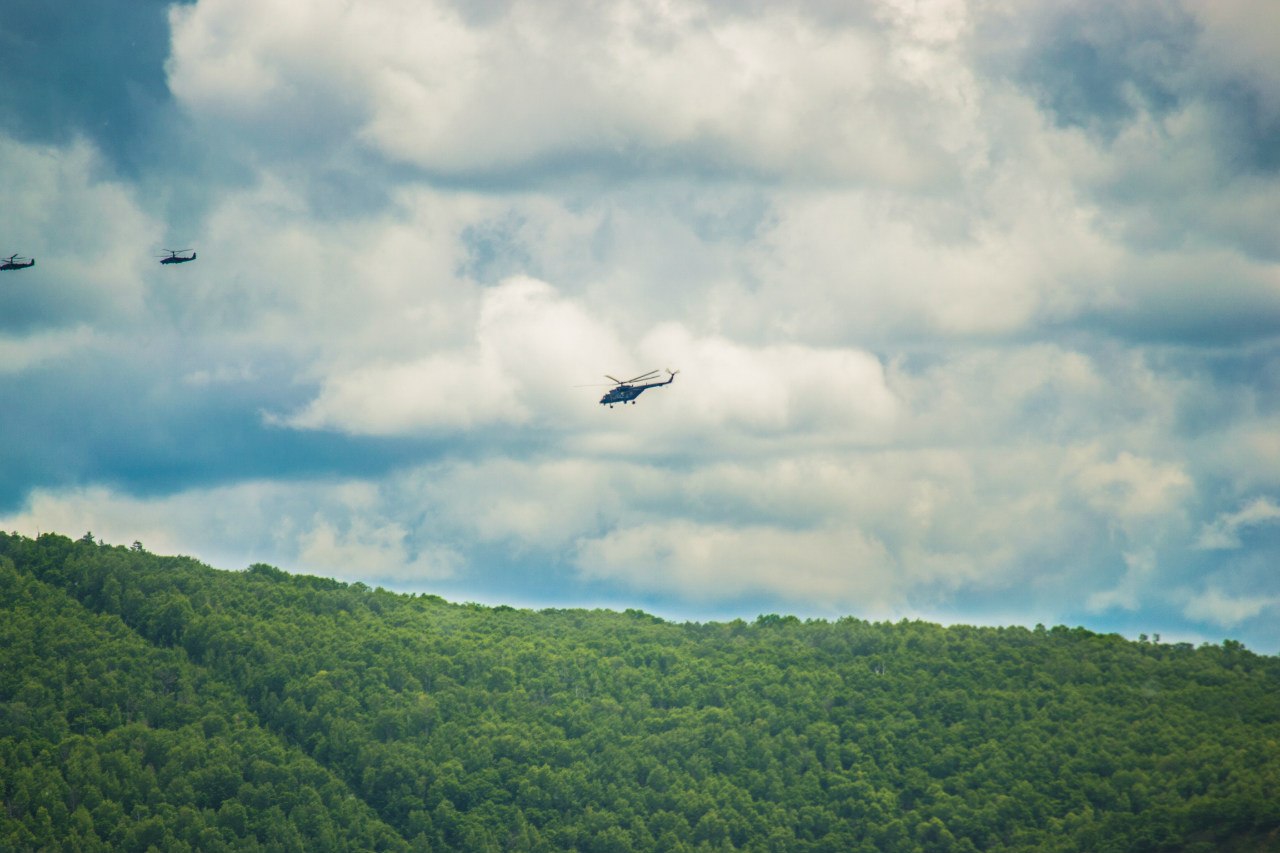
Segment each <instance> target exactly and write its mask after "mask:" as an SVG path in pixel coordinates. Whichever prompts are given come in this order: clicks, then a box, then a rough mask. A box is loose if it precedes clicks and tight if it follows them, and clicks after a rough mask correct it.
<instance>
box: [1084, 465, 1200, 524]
mask: <svg viewBox="0 0 1280 853" xmlns="http://www.w3.org/2000/svg"><path fill="white" fill-rule="evenodd" d="M1092 456H1093V452H1092V451H1091V450H1084V451H1083V452H1081V453H1080V454H1079V457H1080V458H1079V462H1078V467H1079V473H1078V474H1077V475H1076V478H1075V482H1076V485H1077V487H1078V488H1079V490H1080V493H1081V495H1082V496H1083V497H1084V499H1085V501H1086V502H1087V503H1088V504H1089V505H1090V506H1092V507H1093V508H1094V509H1097V510H1099V511H1101V512H1104V513H1107V514H1108V515H1110V516H1113V517H1115V518H1117V519H1118V520H1120V521H1121V522H1129V521H1136V520H1141V519H1144V518H1150V517H1152V516H1160V515H1165V514H1168V513H1170V512H1173V511H1175V510H1176V509H1177V507H1178V506H1179V505H1180V503H1181V501H1182V500H1183V499H1185V498H1186V496H1187V495H1189V494H1190V493H1191V490H1192V481H1191V479H1190V478H1189V477H1188V476H1187V475H1186V473H1185V472H1184V471H1183V470H1182V469H1181V467H1180V466H1178V465H1176V464H1169V463H1164V464H1162V463H1160V462H1157V461H1156V460H1153V459H1147V458H1144V457H1141V456H1137V455H1135V454H1133V453H1129V452H1127V451H1125V452H1121V453H1120V454H1119V455H1117V456H1116V457H1115V459H1113V460H1111V461H1105V460H1099V459H1094V458H1090V457H1092Z"/></svg>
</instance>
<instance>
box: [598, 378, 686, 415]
mask: <svg viewBox="0 0 1280 853" xmlns="http://www.w3.org/2000/svg"><path fill="white" fill-rule="evenodd" d="M679 372H680V371H678V370H668V371H667V376H668V379H667V381H666V382H648V380H650V379H652V378H654V377H655V376H657V375H658V371H656V370H650V371H649V372H648V373H642V374H640V375H639V376H636V377H635V378H633V379H626V380H623V379H616V378H614V377H612V376H610V375H609V374H607V373H606V374H605V375H604V378H605V379H612V380H613V383H614V386H615V387H613V388H610V389H609V391H608V392H607V393H606V394H605V395H604V396H603V397H601V398H600V405H602V406H603V405H606V404H607V405H608V406H609V408H611V409H612V408H613V404H614V403H630V404H631V405H633V406H634V405H635V404H636V397H639V396H640V395H641V394H643V393H644V392H645V390H647V389H649V388H659V387H661V386H663V385H670V384H671V383H672V382H675V381H676V374H677V373H679ZM636 382H639V383H642V384H639V385H635V384H632V383H636ZM644 383H647V384H644Z"/></svg>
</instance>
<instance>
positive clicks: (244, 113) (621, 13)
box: [168, 0, 965, 185]
mask: <svg viewBox="0 0 1280 853" xmlns="http://www.w3.org/2000/svg"><path fill="white" fill-rule="evenodd" d="M301 10H302V7H300V6H298V5H297V4H295V3H290V2H287V0H273V2H271V3H269V4H268V8H265V9H264V7H263V6H262V4H260V3H258V4H253V3H247V2H244V0H205V2H202V3H199V4H197V5H194V6H190V7H175V9H174V10H173V11H172V12H171V24H172V28H173V33H174V36H173V54H172V56H171V58H170V61H169V64H168V70H169V85H170V87H171V89H172V90H173V92H174V93H175V96H176V97H177V98H178V100H179V101H180V102H181V103H182V104H183V105H184V106H185V107H186V108H187V109H188V110H190V111H191V112H192V113H193V114H197V115H200V116H202V118H203V120H206V121H229V122H231V123H233V124H236V125H239V126H242V127H246V128H249V129H261V128H263V127H265V126H268V125H269V126H271V127H272V128H274V129H275V131H276V141H277V143H278V141H279V140H280V139H286V140H289V141H290V142H291V143H294V144H301V145H303V146H304V147H310V145H311V144H312V143H313V142H314V139H315V137H313V139H312V140H302V139H299V137H300V136H302V135H303V134H305V133H306V132H307V131H308V130H309V129H314V131H315V133H316V136H317V137H319V138H320V139H327V140H329V142H330V144H332V145H342V144H344V141H345V140H349V139H356V140H359V143H360V144H361V145H362V146H364V147H365V148H367V149H369V150H372V151H375V152H377V153H378V154H380V155H382V156H384V157H386V158H388V159H390V160H394V161H400V162H404V163H409V164H413V165H415V166H417V167H420V168H422V169H424V170H425V171H427V172H429V173H432V174H436V175H448V176H460V177H464V178H467V177H473V176H482V175H489V176H518V175H521V174H523V175H524V176H525V177H526V178H527V176H528V175H529V174H530V171H529V170H530V167H533V171H534V172H535V173H536V172H542V173H544V174H564V173H570V174H572V173H577V172H582V171H587V172H591V171H597V170H601V169H603V170H604V171H610V172H624V173H626V172H630V173H652V172H655V171H660V172H665V173H669V172H671V171H672V170H675V171H688V172H692V173H694V174H708V175H734V174H738V173H747V174H753V175H758V176H767V177H774V176H779V175H788V176H800V177H823V178H835V179H839V180H864V181H874V182H877V183H887V184H894V185H912V184H915V183H919V182H921V181H923V180H929V179H932V178H933V177H935V176H937V175H939V174H942V173H944V172H945V171H946V170H947V169H948V168H949V162H950V160H951V158H952V157H953V156H954V148H955V147H956V146H957V145H962V144H963V136H964V130H963V129H959V130H957V129H956V128H953V127H951V126H950V123H951V120H952V117H953V116H956V115H957V114H961V115H962V108H963V105H964V98H965V92H964V89H965V82H964V78H965V74H964V71H963V69H962V68H959V67H957V65H956V59H957V54H956V51H955V48H954V44H955V41H956V39H957V37H958V35H959V33H960V32H961V31H962V29H963V27H962V26H957V25H955V24H954V23H952V24H949V25H946V26H942V25H940V24H942V23H943V21H942V20H941V19H935V20H925V19H923V18H918V17H917V18H914V19H913V18H911V17H910V16H907V15H902V16H898V17H897V18H896V19H895V18H894V17H893V16H886V17H885V18H884V19H883V20H882V21H880V22H877V21H876V20H875V19H874V18H873V17H870V16H868V17H865V18H864V19H862V20H853V19H847V20H844V21H833V20H831V19H830V18H818V17H816V16H815V15H814V14H812V13H811V12H809V11H808V10H806V9H805V8H804V7H798V8H795V9H791V10H787V11H781V10H770V11H767V12H766V11H763V10H741V11H740V12H739V13H738V14H732V15H727V14H723V13H720V12H718V10H715V9H711V8H703V7H701V6H700V5H699V4H676V5H671V4H654V3H648V2H616V3H609V4H604V5H602V6H597V7H592V8H591V9H586V10H584V9H580V8H575V9H573V10H572V12H570V11H568V10H567V9H566V8H564V7H562V6H559V5H557V4H540V5H536V6H528V5H524V4H514V5H511V6H507V7H504V8H502V9H501V11H498V12H497V13H496V14H493V15H489V16H484V17H478V16H477V17H471V18H468V17H467V16H465V15H464V14H463V13H462V12H460V11H457V10H455V9H454V8H453V7H451V6H449V5H445V4H430V3H429V4H419V5H417V6H414V7H411V8H410V7H406V6H404V5H403V4H398V3H393V2H389V0H380V1H379V2H370V3H362V4H359V5H358V6H352V5H349V4H340V3H335V2H324V3H319V4H309V5H308V6H307V7H306V11H305V13H303V12H302V11H301ZM266 21H270V22H271V24H270V26H266V25H264V24H265V22H266ZM939 66H941V68H940V67H939ZM942 71H954V72H955V73H954V74H952V75H951V76H950V78H949V79H948V83H947V85H945V86H942V85H937V81H938V80H940V79H942V73H941V72H942ZM902 101H908V102H909V103H911V104H912V105H914V106H915V107H916V108H915V109H902V108H900V104H901V102H902ZM944 107H945V108H944ZM963 120H964V119H963V118H962V122H963ZM957 137H958V139H957ZM264 144H268V143H267V142H266V138H265V137H264Z"/></svg>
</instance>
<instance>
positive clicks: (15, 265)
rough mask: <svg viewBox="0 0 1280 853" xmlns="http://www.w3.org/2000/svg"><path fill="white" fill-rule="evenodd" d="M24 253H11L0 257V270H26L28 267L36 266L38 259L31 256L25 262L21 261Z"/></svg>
mask: <svg viewBox="0 0 1280 853" xmlns="http://www.w3.org/2000/svg"><path fill="white" fill-rule="evenodd" d="M21 258H22V255H10V256H9V257H7V258H0V270H25V269H26V268H27V267H34V266H35V265H36V259H35V258H31V259H29V260H28V261H27V262H26V263H25V264H24V263H22V261H21Z"/></svg>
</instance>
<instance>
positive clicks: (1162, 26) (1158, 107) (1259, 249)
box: [0, 0, 1280, 654]
mask: <svg viewBox="0 0 1280 853" xmlns="http://www.w3.org/2000/svg"><path fill="white" fill-rule="evenodd" d="M73 6H74V8H73ZM1277 31H1280V5H1277V4H1275V3H1271V2H1266V0H1216V2H1214V3H1201V2H1192V1H1191V0H1185V2H1179V0H1070V2H1067V0H1037V2H1029V0H1028V2H1018V1H1017V0H867V2H858V0H852V2H845V0H841V2H831V0H809V2H804V0H798V1H797V2H788V3H754V2H749V0H748V2H720V0H706V2H698V1H697V0H599V2H594V3H589V4H583V3H579V2H572V3H569V2H561V0H540V2H504V0H467V2H463V0H458V2H447V0H413V2H406V0H360V2H350V0H198V2H194V3H181V4H168V3H164V2H156V0H102V2H98V3H93V4H87V5H86V4H56V3H54V4H50V3H44V2H40V0H9V2H6V3H5V4H4V9H3V12H0V255H4V256H7V255H10V254H13V253H18V254H21V255H24V256H30V257H34V258H36V259H37V265H36V266H35V267H33V268H30V269H25V270H21V271H17V272H13V271H10V272H4V273H0V408H2V410H3V415H2V416H0V528H2V529H5V530H12V531H16V532H19V533H23V534H25V535H36V534H37V533H38V532H48V531H57V532H60V533H64V534H66V535H69V536H72V537H78V536H80V535H83V534H84V533H85V532H92V533H93V535H94V536H96V537H98V538H101V539H103V540H104V541H107V542H110V543H114V544H130V543H132V542H134V541H139V542H141V543H142V544H143V545H144V547H146V548H147V550H149V551H152V552H155V553H167V554H187V555H190V556H193V557H196V558H198V559H200V560H202V561H204V562H206V563H209V564H210V565H214V566H217V567H219V568H226V569H240V568H244V567H246V566H248V565H250V564H252V563H255V562H266V563H271V564H273V565H276V566H279V567H281V568H284V569H286V570H287V571H290V572H299V573H308V574H318V575H324V576H329V577H337V578H341V579H344V580H348V581H357V580H358V581H362V582H364V583H367V584H369V585H382V586H386V587H388V588H391V589H396V590H403V591H422V592H430V593H434V594H437V595H441V596H444V597H445V598H447V599H449V600H455V601H477V602H483V603H490V604H499V603H505V604H512V605H515V606H521V607H538V608H541V607H608V608H613V609H624V608H638V609H642V610H646V611H648V612H651V613H655V614H657V615H660V616H663V617H664V618H670V619H677V620H696V621H707V620H723V619H733V618H739V617H740V618H745V619H748V620H750V619H752V618H754V617H755V616H756V615H757V614H761V613H791V614H796V615H799V616H801V617H803V618H825V619H830V618H838V617H841V616H845V615H850V616H855V617H859V618H865V619H875V620H884V619H889V620H898V619H902V618H912V619H915V618H920V619H928V620H931V621H939V622H944V623H947V624H955V623H965V624H983V625H1000V624H1018V625H1027V626H1032V625H1035V624H1037V623H1043V624H1045V625H1055V624H1067V625H1071V626H1075V625H1083V626H1085V627H1087V628H1090V629H1092V630H1096V631H1104V632H1108V631H1115V632H1119V633H1122V634H1124V635H1126V636H1129V637H1137V636H1138V635H1139V634H1140V633H1145V634H1149V635H1156V634H1159V635H1161V638H1162V641H1163V642H1192V643H1197V644H1199V643H1202V642H1220V641H1221V640H1222V639H1224V638H1232V639H1238V640H1240V641H1243V642H1244V643H1245V644H1246V645H1247V646H1248V647H1249V648H1251V649H1254V650H1255V651H1259V652H1264V653H1269V654H1274V653H1277V652H1280V627H1277V626H1280V41H1278V40H1276V39H1275V38H1274V33H1276V32H1277ZM186 248H190V249H194V250H196V251H198V253H199V258H198V260H197V261H196V262H194V263H190V264H185V265H180V266H161V265H159V264H158V262H157V256H158V255H160V254H162V253H163V251H164V250H166V249H186ZM667 368H670V369H672V370H679V371H680V373H679V375H678V376H677V377H676V381H675V382H674V383H672V384H671V385H669V386H665V387H663V388H660V389H654V390H650V391H646V392H645V393H644V394H643V395H642V396H641V397H640V398H639V400H638V402H637V404H636V405H634V406H632V405H628V406H625V407H617V408H613V409H610V408H608V407H605V406H600V405H598V404H597V401H598V399H599V396H600V395H601V394H603V393H604V391H605V390H607V388H606V387H604V386H603V385H596V386H594V387H593V386H592V385H591V383H607V381H608V380H606V379H605V378H604V376H605V374H610V375H613V376H617V377H622V378H626V377H629V376H632V375H635V374H638V373H641V372H643V371H646V370H653V369H667ZM663 375H664V376H665V374H663Z"/></svg>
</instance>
